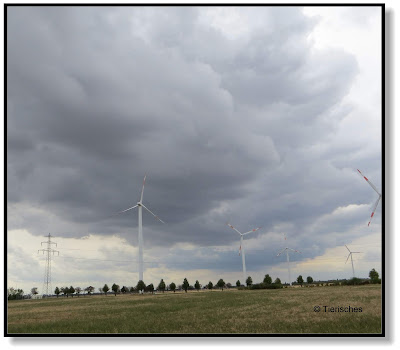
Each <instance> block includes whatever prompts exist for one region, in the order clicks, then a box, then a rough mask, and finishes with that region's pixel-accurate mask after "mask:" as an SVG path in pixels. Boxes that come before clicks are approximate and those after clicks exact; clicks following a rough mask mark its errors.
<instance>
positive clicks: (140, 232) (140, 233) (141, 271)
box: [115, 175, 165, 281]
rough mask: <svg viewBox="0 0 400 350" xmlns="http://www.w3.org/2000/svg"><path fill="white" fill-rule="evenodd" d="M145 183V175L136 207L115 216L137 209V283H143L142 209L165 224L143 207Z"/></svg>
mask: <svg viewBox="0 0 400 350" xmlns="http://www.w3.org/2000/svg"><path fill="white" fill-rule="evenodd" d="M145 182H146V175H145V177H144V179H143V186H142V193H141V195H140V201H139V202H137V204H136V205H134V206H133V207H130V208H128V209H125V210H122V211H120V212H118V213H116V214H115V215H117V214H122V213H125V212H126V211H128V210H132V209H135V208H138V228H139V236H138V243H139V281H143V227H142V207H143V208H144V209H146V210H147V211H148V212H149V213H150V214H151V215H153V216H154V217H155V218H156V219H157V220H159V221H161V222H162V223H163V224H165V222H164V221H162V220H161V219H160V218H159V217H158V216H157V215H156V214H154V213H153V212H152V211H150V209H148V208H146V207H145V206H144V204H143V203H142V202H143V191H144V184H145Z"/></svg>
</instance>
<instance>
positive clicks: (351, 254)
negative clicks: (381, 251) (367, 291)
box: [344, 245, 361, 278]
mask: <svg viewBox="0 0 400 350" xmlns="http://www.w3.org/2000/svg"><path fill="white" fill-rule="evenodd" d="M344 246H345V247H346V248H347V250H348V251H349V255H348V256H347V260H346V262H345V264H347V261H348V260H349V258H351V267H352V268H353V278H354V277H356V275H355V274H354V264H353V254H358V253H361V252H352V251H350V249H349V247H348V246H347V245H344Z"/></svg>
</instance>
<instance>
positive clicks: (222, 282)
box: [217, 278, 225, 290]
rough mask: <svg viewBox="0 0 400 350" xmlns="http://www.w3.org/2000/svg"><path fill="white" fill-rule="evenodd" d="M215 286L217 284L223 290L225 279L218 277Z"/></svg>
mask: <svg viewBox="0 0 400 350" xmlns="http://www.w3.org/2000/svg"><path fill="white" fill-rule="evenodd" d="M217 286H218V287H219V288H221V289H222V290H224V287H225V281H224V280H223V279H222V278H220V279H219V280H218V282H217Z"/></svg>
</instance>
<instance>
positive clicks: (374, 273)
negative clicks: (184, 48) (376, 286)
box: [369, 269, 379, 283]
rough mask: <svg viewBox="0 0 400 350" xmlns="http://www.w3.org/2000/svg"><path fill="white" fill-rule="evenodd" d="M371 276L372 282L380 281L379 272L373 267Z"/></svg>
mask: <svg viewBox="0 0 400 350" xmlns="http://www.w3.org/2000/svg"><path fill="white" fill-rule="evenodd" d="M369 278H370V279H371V282H372V283H379V273H378V272H377V271H376V270H375V269H372V270H371V271H370V272H369Z"/></svg>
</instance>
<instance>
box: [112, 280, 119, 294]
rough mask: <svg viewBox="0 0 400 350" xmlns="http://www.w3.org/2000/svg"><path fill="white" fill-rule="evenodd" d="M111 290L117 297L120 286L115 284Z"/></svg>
mask: <svg viewBox="0 0 400 350" xmlns="http://www.w3.org/2000/svg"><path fill="white" fill-rule="evenodd" d="M111 290H112V291H113V292H114V295H115V296H117V293H118V292H119V285H118V284H115V283H114V284H113V285H112V286H111Z"/></svg>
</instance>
